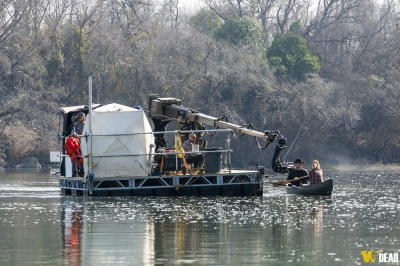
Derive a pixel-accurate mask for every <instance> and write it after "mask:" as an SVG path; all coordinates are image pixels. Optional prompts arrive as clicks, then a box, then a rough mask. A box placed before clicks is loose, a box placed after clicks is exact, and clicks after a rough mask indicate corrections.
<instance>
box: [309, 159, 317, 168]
mask: <svg viewBox="0 0 400 266" xmlns="http://www.w3.org/2000/svg"><path fill="white" fill-rule="evenodd" d="M314 163H316V164H317V167H316V168H319V162H318V161H317V160H314V161H313V162H312V164H311V165H312V168H314Z"/></svg>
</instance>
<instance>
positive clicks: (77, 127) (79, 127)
mask: <svg viewBox="0 0 400 266" xmlns="http://www.w3.org/2000/svg"><path fill="white" fill-rule="evenodd" d="M85 122H86V117H85V114H84V113H82V112H80V113H79V114H78V122H76V123H75V124H74V132H73V135H74V136H75V137H76V136H79V135H82V133H83V127H84V126H85Z"/></svg>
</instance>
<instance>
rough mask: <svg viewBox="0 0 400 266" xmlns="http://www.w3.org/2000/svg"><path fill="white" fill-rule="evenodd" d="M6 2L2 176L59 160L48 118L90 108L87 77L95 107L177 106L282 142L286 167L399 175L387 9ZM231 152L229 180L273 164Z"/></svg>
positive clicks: (399, 110) (395, 38) (367, 3)
mask: <svg viewBox="0 0 400 266" xmlns="http://www.w3.org/2000/svg"><path fill="white" fill-rule="evenodd" d="M3 2H4V5H3V6H2V8H1V9H0V15H1V16H2V17H3V18H4V19H3V20H0V92H1V93H2V97H0V106H1V107H2V108H1V110H0V166H3V167H4V166H6V165H5V163H6V162H7V163H8V164H9V165H17V164H18V163H20V162H21V160H22V158H24V157H36V158H38V159H39V161H40V162H46V161H47V159H46V160H43V158H48V153H49V151H54V150H60V149H61V148H60V147H61V145H62V141H61V140H60V139H57V138H56V137H55V136H56V134H57V133H60V134H63V133H64V132H62V130H63V128H60V127H61V126H60V125H61V123H60V116H59V115H57V110H58V109H59V108H61V107H65V106H76V105H85V104H87V102H88V76H91V77H92V78H93V84H92V86H93V102H94V103H99V104H109V103H119V104H123V105H126V106H132V107H133V106H142V107H145V106H147V101H148V95H149V94H157V95H159V96H160V97H177V98H179V99H181V100H182V104H183V105H184V106H185V107H188V108H192V109H195V110H199V111H200V112H202V113H204V114H206V115H210V116H214V117H221V118H226V120H228V121H227V122H229V123H233V124H237V125H245V126H246V127H249V128H252V127H253V126H254V129H255V130H259V131H265V130H279V131H280V132H281V133H282V135H283V136H285V138H287V139H288V148H287V151H289V150H290V158H292V159H294V158H302V159H303V160H305V161H307V162H309V161H310V160H311V161H312V159H318V160H319V162H320V163H321V165H322V166H323V169H324V166H325V168H328V164H338V166H333V165H332V167H329V168H332V169H366V168H367V169H380V168H381V167H382V168H385V169H388V168H393V169H397V167H394V166H392V165H390V164H391V163H400V160H399V159H400V153H399V151H400V134H399V132H400V123H398V120H399V114H400V105H399V104H398V103H399V100H400V67H399V66H400V57H399V55H400V42H399V34H398V33H399V25H398V23H397V22H398V16H399V8H400V6H399V5H398V4H397V3H396V4H395V1H381V0H364V1H337V0H329V1H328V0H326V1H324V3H325V4H318V3H319V2H321V1H317V0H311V1H284V0H279V1H250V0H242V1H234V0H213V1H206V0H200V2H201V3H203V4H204V5H202V8H200V9H198V10H195V11H193V12H188V10H187V9H185V7H182V6H181V5H176V3H177V2H178V1H177V0H162V1H161V0H146V1H128V2H129V4H127V3H126V1H110V0H104V1H97V0H76V1H72V2H71V1H49V0H37V1H26V0H13V1H3ZM179 2H183V0H182V1H179ZM10 14H12V15H10ZM172 124H173V123H170V124H169V125H170V126H171V127H172V126H173V125H172ZM250 126H251V127H250ZM208 129H209V130H210V131H211V130H212V128H207V130H208ZM167 130H171V128H167ZM221 135H222V134H217V135H216V136H215V137H214V139H216V141H215V142H214V143H218V146H220V145H223V143H224V138H223V137H222V136H221ZM237 136H238V138H239V136H240V134H237ZM232 139H233V138H232ZM260 143H261V141H260ZM213 145H215V144H213ZM235 145H236V144H235ZM218 146H216V147H218ZM269 149H270V151H271V150H273V147H272V145H271V147H270V148H269ZM235 151H236V152H237V151H240V155H238V156H236V157H232V165H233V166H235V167H238V168H244V167H246V168H250V167H252V165H254V164H255V163H258V162H259V163H260V164H263V165H267V166H268V164H269V162H270V161H269V160H270V157H266V156H268V155H266V153H265V152H263V151H260V152H259V151H258V147H257V143H255V142H254V140H253V139H252V138H250V137H248V136H245V137H243V138H241V140H240V141H238V144H237V145H236V146H235ZM282 154H283V153H282ZM287 158H289V157H287ZM340 158H343V159H340ZM346 158H349V159H348V160H345V159H346ZM342 162H344V163H347V162H350V163H349V165H350V166H345V167H344V166H343V167H342V166H341V164H340V163H342ZM351 162H354V164H355V165H360V166H357V167H354V166H353V165H352V164H351ZM364 162H366V163H365V164H364ZM371 162H387V163H388V165H386V164H384V165H379V164H378V165H376V164H374V163H372V165H371ZM339 164H340V165H339Z"/></svg>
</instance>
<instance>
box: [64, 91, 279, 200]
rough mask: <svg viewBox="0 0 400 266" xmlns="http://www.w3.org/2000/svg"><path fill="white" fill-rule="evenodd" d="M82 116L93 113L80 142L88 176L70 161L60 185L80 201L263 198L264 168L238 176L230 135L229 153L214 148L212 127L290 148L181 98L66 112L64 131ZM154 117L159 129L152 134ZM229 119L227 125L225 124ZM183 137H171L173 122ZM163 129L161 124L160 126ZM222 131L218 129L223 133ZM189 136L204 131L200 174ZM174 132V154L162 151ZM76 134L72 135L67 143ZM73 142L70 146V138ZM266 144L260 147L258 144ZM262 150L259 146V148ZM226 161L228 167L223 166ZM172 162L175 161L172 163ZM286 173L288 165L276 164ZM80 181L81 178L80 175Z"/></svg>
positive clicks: (270, 134) (272, 133)
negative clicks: (188, 157) (190, 156)
mask: <svg viewBox="0 0 400 266" xmlns="http://www.w3.org/2000/svg"><path fill="white" fill-rule="evenodd" d="M78 112H84V113H85V114H86V115H87V121H86V123H85V126H84V129H83V133H82V135H81V136H79V137H80V151H79V153H77V157H78V158H79V156H80V154H82V157H83V166H82V170H81V171H80V172H81V176H80V177H76V176H75V177H73V172H74V171H73V165H75V164H73V162H72V160H70V158H68V157H67V156H64V157H63V160H62V165H61V176H62V177H61V178H60V179H59V184H60V188H61V193H62V194H64V195H77V196H119V195H121V196H217V195H220V196H249V195H262V192H263V191H262V185H263V179H264V177H265V174H264V172H265V171H264V168H263V167H258V166H257V169H256V170H253V171H247V170H240V171H239V170H232V169H231V167H230V153H231V152H232V150H230V146H229V143H230V141H229V137H228V141H227V146H226V148H225V149H222V148H218V149H207V141H206V140H205V139H203V138H202V137H203V136H204V132H206V131H205V127H204V125H209V126H213V127H216V128H217V129H218V128H223V129H224V130H223V131H227V130H228V131H230V132H232V133H233V132H239V133H242V134H246V135H250V136H253V137H254V138H255V139H256V140H257V138H261V139H262V140H263V141H264V142H265V143H266V144H265V147H266V146H268V144H269V143H270V142H272V141H274V140H275V138H277V139H278V144H277V146H276V148H275V151H276V153H275V156H274V157H273V158H274V159H273V161H275V162H278V161H279V160H276V157H277V156H276V155H277V154H279V151H280V150H281V149H283V148H285V147H286V145H285V144H286V140H285V139H284V138H283V136H281V135H280V133H279V131H264V132H258V131H255V130H252V128H244V127H243V126H237V125H234V124H231V123H228V122H227V121H226V119H224V118H225V117H221V118H215V117H211V116H208V115H204V114H202V113H199V112H197V111H195V110H193V109H190V108H186V107H184V106H182V105H181V101H180V100H179V99H175V98H158V96H156V95H150V97H149V106H148V110H146V111H144V110H142V109H141V108H131V107H127V106H123V105H119V104H109V105H103V106H101V105H93V106H92V105H90V106H75V107H66V108H61V109H60V114H61V117H62V118H63V121H64V122H63V132H66V131H67V128H68V127H69V126H70V125H71V120H72V119H71V118H72V117H73V116H74V115H75V114H76V113H78ZM146 112H147V113H148V116H149V117H150V118H151V119H152V121H153V124H154V125H155V128H154V131H153V130H152V129H151V125H150V123H149V120H148V118H147V117H146ZM224 120H225V121H224ZM169 122H173V123H174V124H175V131H170V132H168V131H165V126H166V124H167V123H169ZM160 125H161V126H160ZM217 129H216V130H217ZM189 132H196V133H197V138H196V140H195V144H196V145H197V146H198V147H199V149H200V152H202V153H203V154H204V157H205V167H201V168H199V169H194V168H192V167H191V165H188V164H187V163H185V159H184V158H183V156H184V155H185V154H187V153H189V152H186V153H185V152H184V151H183V150H182V149H181V143H182V142H183V141H184V140H186V138H187V135H188V133H189ZM166 133H172V134H174V139H175V141H174V142H175V143H174V144H175V145H174V148H173V149H170V150H165V149H158V148H159V146H163V144H165V139H164V137H165V134H166ZM67 135H69V132H68V133H67V134H64V136H65V137H66V139H67V138H68V136H67ZM64 142H65V140H64ZM257 143H258V142H257ZM258 146H259V145H258ZM221 161H224V162H225V164H224V167H222V163H221ZM167 162H168V163H167ZM273 169H274V170H275V171H279V172H283V171H284V169H285V165H284V164H283V165H276V163H274V162H273ZM74 175H75V174H74Z"/></svg>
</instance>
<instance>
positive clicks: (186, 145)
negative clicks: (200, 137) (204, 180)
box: [182, 133, 204, 168]
mask: <svg viewBox="0 0 400 266" xmlns="http://www.w3.org/2000/svg"><path fill="white" fill-rule="evenodd" d="M195 141H196V134H195V133H190V134H189V137H188V138H187V140H186V141H185V142H183V144H182V148H183V149H184V150H185V152H191V153H185V159H186V163H188V164H193V167H194V168H199V167H200V166H202V165H203V161H204V156H203V154H201V153H198V151H195V149H194V142H195Z"/></svg>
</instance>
